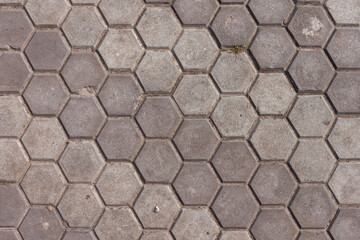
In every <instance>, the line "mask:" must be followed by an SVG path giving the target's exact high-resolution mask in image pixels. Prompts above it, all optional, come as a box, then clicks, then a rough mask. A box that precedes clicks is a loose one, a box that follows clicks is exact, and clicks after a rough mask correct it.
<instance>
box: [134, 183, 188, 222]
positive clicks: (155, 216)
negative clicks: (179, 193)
mask: <svg viewBox="0 0 360 240" xmlns="http://www.w3.org/2000/svg"><path fill="white" fill-rule="evenodd" d="M180 209H181V207H180V204H179V203H178V201H177V200H176V198H175V197H174V193H173V191H172V190H171V188H170V187H169V186H166V185H153V184H148V185H145V186H144V189H143V191H142V192H141V193H140V195H139V198H138V199H137V200H136V203H135V205H134V210H135V212H136V214H137V216H138V217H139V219H140V221H141V223H142V225H143V226H144V228H169V226H170V225H171V223H172V222H173V221H174V219H175V218H176V216H177V215H178V213H179V211H180Z"/></svg>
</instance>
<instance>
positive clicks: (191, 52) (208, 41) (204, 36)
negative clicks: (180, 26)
mask: <svg viewBox="0 0 360 240" xmlns="http://www.w3.org/2000/svg"><path fill="white" fill-rule="evenodd" d="M177 1H179V0H177ZM206 1H208V0H206ZM174 52H175V54H176V56H177V57H178V58H179V60H180V62H181V65H182V67H183V68H184V69H185V70H207V69H208V68H209V65H210V64H211V62H212V61H213V60H214V58H215V56H216V54H217V52H218V49H217V46H216V44H215V42H214V40H213V39H212V38H211V36H210V34H209V32H208V31H206V30H204V29H185V30H184V32H183V34H182V35H181V37H180V39H179V41H178V42H177V44H176V46H175V48H174Z"/></svg>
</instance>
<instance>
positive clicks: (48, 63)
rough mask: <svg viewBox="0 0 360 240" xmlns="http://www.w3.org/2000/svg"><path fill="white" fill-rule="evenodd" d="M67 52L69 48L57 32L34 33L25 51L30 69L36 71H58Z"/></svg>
mask: <svg viewBox="0 0 360 240" xmlns="http://www.w3.org/2000/svg"><path fill="white" fill-rule="evenodd" d="M56 1H59V0H56ZM59 2H60V1H59ZM28 3H29V1H28ZM69 52H70V49H69V46H68V45H67V43H66V41H65V39H64V38H63V37H62V36H61V35H60V32H59V31H58V30H46V31H36V32H35V34H34V36H33V37H32V38H31V40H30V42H29V44H28V45H27V47H26V49H25V54H26V55H27V57H28V58H29V60H30V63H31V65H32V67H33V68H34V69H35V70H38V71H43V70H47V71H58V70H59V69H60V68H61V67H62V65H63V64H64V61H65V59H66V58H67V56H68V55H69Z"/></svg>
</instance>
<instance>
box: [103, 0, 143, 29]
mask: <svg viewBox="0 0 360 240" xmlns="http://www.w3.org/2000/svg"><path fill="white" fill-rule="evenodd" d="M99 7H100V9H101V11H102V12H103V14H104V16H105V18H106V20H107V22H108V23H109V24H110V25H111V26H113V25H131V26H133V25H134V24H135V22H136V20H137V18H138V15H139V14H140V12H141V11H142V9H143V7H144V4H143V2H142V1H141V0H122V1H118V0H103V1H102V2H101V3H100V5H99Z"/></svg>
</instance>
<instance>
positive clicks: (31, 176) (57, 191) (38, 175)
mask: <svg viewBox="0 0 360 240" xmlns="http://www.w3.org/2000/svg"><path fill="white" fill-rule="evenodd" d="M65 184H66V180H65V178H64V176H63V175H62V174H61V171H60V169H59V167H58V166H57V165H56V164H54V163H33V164H32V165H31V166H30V168H29V170H28V171H27V172H26V174H25V176H24V178H23V180H22V181H21V184H20V185H21V187H22V189H23V190H24V192H25V194H26V196H27V198H28V199H29V201H30V203H32V204H52V205H56V203H57V202H58V201H59V199H60V197H61V195H62V194H63V192H64V191H65V188H66V185H65Z"/></svg>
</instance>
